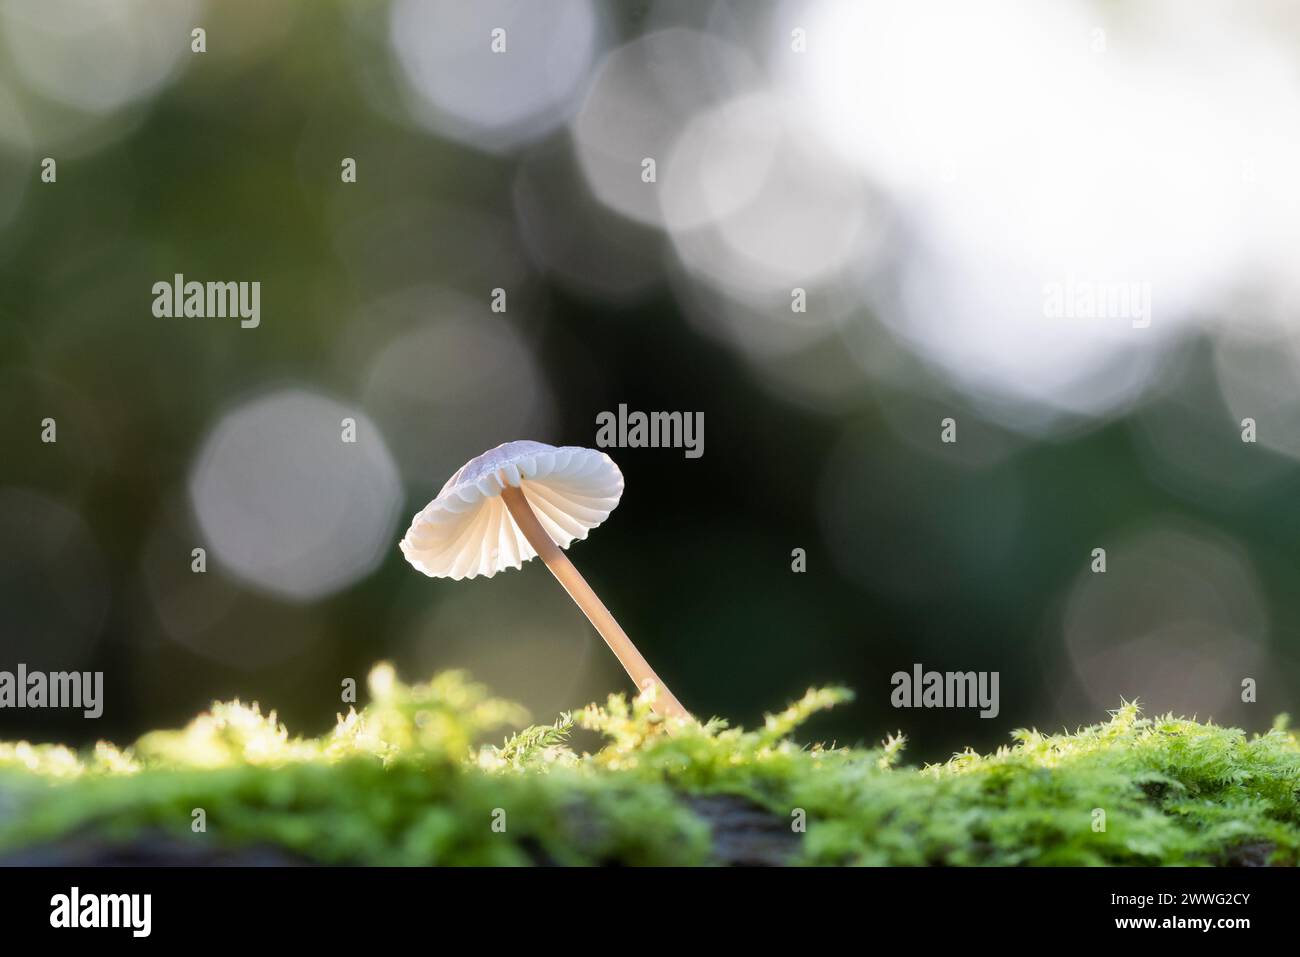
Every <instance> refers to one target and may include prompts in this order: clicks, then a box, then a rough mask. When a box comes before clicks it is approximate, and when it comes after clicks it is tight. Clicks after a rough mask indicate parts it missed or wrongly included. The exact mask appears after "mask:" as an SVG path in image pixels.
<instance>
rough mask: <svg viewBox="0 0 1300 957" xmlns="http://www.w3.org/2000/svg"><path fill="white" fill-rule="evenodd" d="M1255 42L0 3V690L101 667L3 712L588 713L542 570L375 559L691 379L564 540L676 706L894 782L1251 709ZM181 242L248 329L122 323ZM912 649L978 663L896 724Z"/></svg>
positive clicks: (618, 684) (694, 9)
mask: <svg viewBox="0 0 1300 957" xmlns="http://www.w3.org/2000/svg"><path fill="white" fill-rule="evenodd" d="M195 27H202V28H203V29H204V30H205V31H206V45H207V50H206V52H204V53H194V52H192V51H191V30H192V29H194V28H195ZM495 28H504V29H505V30H506V52H505V53H499V54H498V53H493V52H492V50H491V32H492V30H493V29H495ZM1298 55H1300V9H1298V8H1297V7H1296V6H1295V5H1294V4H1292V3H1288V2H1284V0H1277V2H1268V0H1256V2H1251V3H1246V4H1241V3H1227V2H1218V0H1197V2H1194V3H1186V2H1175V0H1141V2H1136V3H1109V2H1083V0H1058V2H1055V3H1052V4H1042V3H1031V2H1023V3H1011V2H1001V0H993V2H986V3H980V4H970V3H960V2H954V3H934V2H908V3H902V2H897V3H878V2H869V0H855V2H843V3H841V2H826V0H798V2H789V3H771V2H763V3H755V2H744V3H740V2H725V0H724V2H703V0H693V2H655V3H651V2H621V3H613V2H596V0H546V2H537V0H519V2H505V0H474V2H472V3H471V2H452V0H393V2H391V3H388V2H355V3H342V2H321V0H313V2H306V0H297V2H295V0H276V2H274V3H266V2H262V0H221V2H207V3H204V2H201V0H113V2H111V3H107V2H103V0H0V327H2V329H3V332H2V333H0V396H3V405H2V406H0V408H2V409H3V415H2V416H0V542H2V543H3V548H2V549H0V635H2V636H3V637H2V641H0V669H12V668H13V667H15V666H16V664H17V663H18V662H20V661H21V662H24V663H26V664H27V665H28V667H29V668H33V669H37V668H39V669H43V670H52V669H59V668H77V669H83V670H102V671H103V672H104V673H105V680H106V685H107V687H106V706H105V712H104V716H103V718H101V719H100V720H99V721H96V722H88V721H84V720H82V719H81V718H80V717H79V715H76V714H75V713H71V712H52V711H46V712H31V711H23V712H19V711H4V712H0V736H2V737H4V738H8V739H11V738H21V737H28V738H31V739H35V740H63V741H68V742H70V743H82V744H84V743H89V742H91V741H93V740H94V739H95V738H98V737H107V738H112V739H115V740H118V741H126V740H129V739H130V738H131V737H133V736H134V735H136V734H138V733H140V732H141V731H143V730H146V729H148V728H151V727H156V726H161V725H171V724H176V723H179V722H181V721H183V720H185V719H186V718H188V717H189V716H190V715H192V714H193V713H194V712H195V711H196V710H198V709H200V708H202V707H203V706H204V705H206V703H207V702H209V701H210V700H212V699H213V698H227V697H234V696H240V697H242V698H244V699H245V700H247V699H256V700H260V701H262V702H264V703H265V704H267V705H270V706H274V707H275V708H277V709H278V711H279V714H280V716H281V717H282V718H283V719H284V720H286V721H287V722H288V723H289V724H290V727H291V728H294V729H296V730H301V731H303V732H308V731H311V732H315V731H319V730H321V729H323V728H324V727H326V726H328V724H329V723H330V722H332V720H333V716H334V714H335V713H336V712H338V711H339V710H341V709H342V708H343V706H342V705H341V704H340V703H339V684H340V681H342V680H343V679H344V678H347V677H353V678H356V679H357V680H358V681H359V682H360V681H362V679H363V678H364V675H365V673H366V671H367V670H368V668H369V666H370V665H371V664H372V663H373V662H375V661H376V660H378V659H381V658H387V659H390V660H392V661H394V662H395V663H396V664H397V665H398V667H399V669H400V671H401V672H402V673H403V674H404V675H406V676H408V677H410V678H416V677H420V676H424V675H428V674H430V673H432V672H433V671H435V670H438V669H442V668H446V667H463V668H468V669H469V670H470V671H471V672H472V673H473V674H474V675H476V676H477V677H479V678H481V679H482V680H484V681H486V682H488V683H490V684H491V685H492V686H493V687H494V688H495V689H496V690H498V691H499V692H500V693H502V694H505V695H508V696H512V697H514V698H516V699H518V700H521V701H523V702H524V703H525V704H527V705H528V706H529V707H530V709H531V710H532V712H533V713H534V715H535V716H536V717H537V718H538V719H541V720H550V719H551V718H552V717H553V716H554V713H555V712H557V711H558V710H560V709H562V708H571V707H575V706H578V705H581V704H583V703H585V702H586V701H589V700H593V699H595V698H598V697H601V696H603V695H604V694H605V693H607V692H608V691H611V690H619V689H623V688H624V687H625V686H626V679H625V677H624V676H623V674H622V672H621V671H620V669H619V668H618V665H617V664H616V662H615V661H614V659H613V657H612V656H611V655H610V654H609V653H608V652H607V651H606V650H605V648H604V647H603V644H602V643H601V642H600V641H599V639H598V637H597V636H596V635H595V633H594V631H592V630H591V629H590V628H589V626H588V625H587V624H586V622H585V620H584V619H582V617H581V615H580V613H579V612H578V611H577V609H576V608H575V607H574V606H573V605H572V603H571V602H570V601H569V600H568V599H567V597H566V596H565V595H564V594H563V592H562V591H561V590H560V589H559V587H558V586H557V585H556V584H555V583H554V582H553V580H552V579H551V578H550V576H549V575H548V574H547V572H546V570H545V569H544V568H543V567H542V566H541V565H540V564H537V563H533V564H531V565H528V566H525V568H524V569H523V571H522V572H515V571H511V572H507V573H504V574H501V575H498V576H497V577H495V578H493V579H490V580H482V579H479V580H474V581H463V582H451V581H446V580H432V579H426V578H425V577H424V576H423V575H420V574H419V573H417V572H416V571H415V570H414V569H412V568H411V567H409V566H408V565H407V564H406V563H405V561H404V560H403V559H402V557H401V555H400V554H399V552H398V550H397V541H398V539H399V538H400V536H401V535H402V533H403V532H404V530H405V528H406V525H407V523H408V522H409V520H410V517H411V515H412V514H414V513H415V512H416V511H417V510H418V509H419V508H420V507H422V506H423V504H424V503H425V502H426V501H428V500H429V499H430V498H432V497H433V496H434V495H435V494H436V493H437V491H438V489H439V488H440V487H441V485H442V483H443V482H444V481H445V479H446V478H447V477H448V476H449V475H450V474H451V473H452V472H453V471H454V470H455V469H456V468H457V467H458V466H459V465H461V464H462V463H463V462H464V461H465V460H466V459H468V458H470V457H472V456H473V455H476V454H478V453H479V452H481V451H483V450H485V449H487V448H489V447H491V446H494V445H496V444H498V443H500V442H503V441H508V440H512V439H517V438H531V439H537V440H541V441H546V442H551V443H554V444H576V445H588V446H590V445H593V444H594V440H595V417H596V415H597V413H598V412H601V411H603V410H613V409H616V408H617V407H618V405H619V403H626V404H627V405H628V406H629V408H631V409H633V410H645V411H652V410H679V411H688V412H693V411H702V412H703V413H704V419H705V451H704V455H703V457H702V458H700V459H698V460H691V459H687V458H686V457H685V456H684V455H683V454H682V452H681V450H674V449H625V450H618V449H614V450H610V451H611V453H612V454H613V457H614V458H615V460H616V461H617V462H618V463H619V465H620V467H621V468H622V469H623V471H624V474H625V477H626V482H627V488H626V492H625V495H624V498H623V502H622V504H621V505H620V507H619V508H618V510H617V511H616V512H615V513H614V515H613V516H612V518H611V520H610V521H609V522H608V523H607V524H606V525H605V526H603V527H601V528H600V529H598V530H597V531H596V532H595V533H593V535H592V536H591V538H590V539H589V540H588V541H586V542H583V543H580V544H578V545H576V546H575V547H574V549H573V552H572V557H573V558H574V560H575V562H576V563H577V564H578V566H579V567H580V568H581V569H582V570H583V571H584V572H585V573H586V574H587V576H588V578H589V579H590V580H591V581H592V583H593V585H594V586H595V587H596V589H597V590H598V591H599V592H600V594H601V595H602V596H603V597H604V598H605V600H606V602H607V603H608V604H609V605H610V607H611V609H612V610H613V611H614V612H615V614H616V615H617V616H618V617H619V618H620V620H621V621H622V623H623V624H624V626H625V627H626V628H627V630H628V631H629V633H630V634H631V635H632V636H633V637H634V639H635V640H636V641H637V643H638V644H639V646H640V647H641V648H642V650H643V651H644V652H645V654H646V656H647V657H648V658H649V659H650V661H651V662H652V663H653V664H654V666H655V667H656V668H657V670H658V671H659V672H660V673H661V674H662V675H664V677H665V678H666V679H667V680H668V681H669V683H670V684H671V685H672V686H673V688H674V690H675V691H676V692H677V693H678V695H679V696H680V697H681V698H682V700H683V701H684V702H685V703H686V704H687V705H688V706H689V707H691V708H692V709H694V710H695V711H696V712H697V713H703V714H719V715H724V716H726V717H728V718H730V719H732V720H736V721H741V722H752V721H754V720H756V719H757V718H758V716H759V715H760V714H761V712H762V711H763V710H768V709H773V708H777V707H779V706H781V705H782V704H783V703H784V702H785V701H786V700H788V699H789V698H791V697H793V696H796V695H798V694H799V693H800V692H802V690H803V689H804V688H805V687H807V686H808V685H809V684H811V683H824V682H837V683H844V684H847V685H849V686H851V687H853V688H855V689H856V691H857V692H858V695H859V697H858V700H857V701H856V703H855V704H854V705H852V706H851V707H848V708H845V709H844V710H843V711H841V712H838V713H836V714H833V715H828V716H826V717H825V718H822V719H820V722H821V723H820V724H819V725H818V726H817V728H816V729H815V730H816V732H817V733H818V734H819V736H823V737H826V738H835V739H837V740H839V741H841V742H856V741H865V742H871V741H875V740H878V739H879V738H881V737H882V736H883V735H884V734H886V733H887V732H890V731H894V730H896V729H900V728H901V729H902V730H903V731H905V732H906V733H908V735H909V736H910V737H911V739H912V747H911V752H910V753H911V755H912V757H913V758H914V759H939V758H943V757H945V756H946V755H947V754H948V753H949V752H951V751H952V750H953V749H955V748H958V747H961V746H963V745H966V744H972V745H975V746H977V747H980V748H988V747H992V746H995V745H997V744H998V743H1000V742H1002V741H1003V740H1005V736H1006V733H1007V731H1008V730H1009V729H1011V728H1014V727H1017V726H1022V725H1025V726H1027V725H1035V726H1038V727H1040V728H1043V729H1053V730H1054V729H1057V728H1059V727H1061V726H1073V725H1076V724H1079V723H1086V722H1091V721H1094V720H1097V719H1098V718H1100V717H1101V716H1102V714H1103V712H1104V711H1105V710H1106V709H1108V708H1113V707H1115V706H1116V705H1118V703H1119V701H1120V698H1121V696H1124V697H1128V698H1133V697H1139V698H1141V699H1142V700H1143V702H1145V703H1146V704H1147V705H1149V706H1150V707H1151V708H1154V709H1158V710H1165V709H1174V710H1178V711H1181V712H1185V713H1188V714H1192V713H1194V714H1196V715H1198V716H1200V717H1202V718H1205V717H1214V718H1215V719H1218V720H1221V721H1224V722H1233V723H1239V724H1242V725H1244V726H1246V727H1248V728H1252V729H1262V728H1264V727H1266V726H1267V725H1268V724H1269V723H1270V722H1271V720H1272V718H1273V715H1274V714H1275V713H1277V712H1280V711H1285V710H1288V709H1293V708H1294V707H1295V694H1296V691H1297V688H1298V687H1300V645H1298V644H1297V629H1298V628H1300V594H1298V593H1297V589H1296V587H1295V574H1296V566H1297V560H1298V559H1300V510H1297V508H1296V507H1295V501H1296V497H1297V495H1298V494H1300V473H1298V472H1297V466H1298V463H1297V459H1298V458H1300V408H1298V406H1300V388H1298V386H1300V340H1298V338H1297V336H1298V333H1300V327H1298V323H1297V319H1298V313H1297V303H1298V302H1300V269H1297V268H1296V267H1297V258H1296V257H1297V250H1300V179H1298V178H1297V175H1296V171H1297V170H1300V70H1298V68H1297V65H1298V64H1300V59H1298ZM45 157H52V158H54V159H56V161H57V164H58V166H57V177H58V178H57V182H56V183H53V184H47V183H42V182H41V179H40V164H41V161H42V159H44V158H45ZM345 157H351V158H354V159H355V160H356V164H357V174H358V175H357V182H356V183H355V184H347V183H343V182H342V181H341V177H340V164H341V162H342V160H343V159H344V158H345ZM646 157H650V158H653V159H655V161H656V173H657V176H656V182H654V183H653V184H648V183H645V182H643V181H642V176H641V173H642V160H643V159H644V158H646ZM175 273H183V274H184V275H185V276H186V278H187V279H195V280H199V281H208V280H220V281H241V280H242V281H254V280H256V281H260V282H261V284H262V300H261V310H262V316H261V325H260V327H259V328H256V329H241V328H239V325H238V323H237V321H235V320H229V319H224V320H223V319H198V318H190V319H183V318H182V319H160V318H156V317H154V316H153V314H152V311H151V305H152V301H153V296H152V291H151V290H152V285H153V283H155V282H158V281H169V280H170V279H171V277H172V276H173V275H174V274H175ZM1070 278H1074V279H1079V280H1082V281H1084V282H1098V283H1106V282H1138V283H1143V284H1147V288H1149V289H1150V290H1151V296H1152V299H1151V302H1152V312H1151V322H1150V325H1149V327H1146V328H1134V325H1133V324H1132V323H1131V322H1129V321H1128V320H1127V319H1125V318H1122V317H1121V318H1117V319H1116V318H1112V319H1107V318H1104V317H1103V318H1096V319H1060V318H1050V317H1049V316H1047V315H1046V314H1045V308H1044V290H1045V285H1046V284H1051V283H1058V282H1064V281H1066V280H1067V279H1070ZM796 287H797V288H802V289H804V290H806V294H807V311H806V312H804V313H795V312H793V311H792V310H791V290H792V289H794V288H796ZM495 288H502V289H505V290H506V291H507V297H508V299H507V303H508V309H507V311H506V312H505V313H503V314H502V313H494V312H493V311H492V310H491V309H490V299H491V292H492V290H493V289H495ZM348 416H351V417H354V418H356V420H357V422H358V427H359V431H358V441H357V443H356V444H355V445H344V444H342V443H341V442H340V441H339V423H340V420H341V419H342V418H344V417H348ZM46 417H51V418H54V419H55V420H56V422H57V429H58V433H57V434H58V441H57V443H55V444H45V443H42V442H41V438H40V436H41V421H42V420H43V419H44V418H46ZM945 417H952V418H954V419H955V420H956V422H957V429H958V441H957V442H956V443H955V444H951V445H948V444H943V443H941V442H940V421H941V419H943V418H945ZM1245 417H1252V418H1254V419H1256V421H1257V423H1258V442H1257V443H1255V444H1247V443H1243V442H1242V441H1241V420H1242V419H1243V418H1245ZM195 547H204V548H206V549H207V552H208V559H209V568H208V572H207V573H206V574H202V575H199V574H194V573H193V572H191V570H190V565H191V550H192V549H193V548H195ZM1097 547H1104V548H1106V549H1107V553H1108V561H1107V564H1108V570H1107V572H1106V574H1104V575H1096V574H1092V573H1091V572H1090V570H1089V565H1090V562H1091V551H1092V549H1094V548H1097ZM795 548H802V549H805V550H806V554H807V571H806V572H804V573H801V574H800V573H795V572H793V571H792V569H791V552H792V550H793V549H795ZM914 662H920V663H922V664H923V665H925V666H926V667H927V668H933V669H938V670H972V669H973V670H986V671H998V672H1000V675H1001V714H1000V715H999V716H998V718H997V719H996V720H992V721H987V720H981V719H979V718H978V717H977V716H976V714H975V712H974V711H951V710H948V711H898V710H894V709H892V708H891V707H890V704H889V694H890V690H891V688H890V683H889V677H890V675H891V674H892V673H893V672H895V671H898V670H910V668H911V666H912V664H913V663H914ZM1248 677H1249V678H1254V679H1255V680H1256V681H1257V682H1258V701H1257V702H1256V703H1243V702H1242V701H1241V682H1242V680H1243V679H1244V678H1248Z"/></svg>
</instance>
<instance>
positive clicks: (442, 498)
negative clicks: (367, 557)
mask: <svg viewBox="0 0 1300 957" xmlns="http://www.w3.org/2000/svg"><path fill="white" fill-rule="evenodd" d="M622 494H623V473H622V472H620V471H619V470H618V466H617V465H615V464H614V462H613V460H612V459H611V458H610V457H609V456H608V455H606V454H605V453H604V452H597V451H596V450H595V449H583V448H576V447H573V446H564V447H563V448H556V447H555V446H553V445H545V444H543V443H541V442H507V443H506V444H505V445H499V446H497V447H496V448H495V449H492V450H490V451H488V452H484V453H483V454H482V455H480V456H479V457H478V458H475V459H471V460H470V461H469V462H467V463H465V465H463V466H461V468H460V470H459V471H458V472H457V473H456V474H455V475H453V476H452V477H451V478H450V479H448V480H447V484H446V485H444V486H443V487H442V491H441V492H439V493H438V497H437V498H435V499H434V500H433V501H432V502H430V503H429V504H428V505H426V506H425V507H424V509H423V510H422V511H421V512H420V513H419V514H418V515H416V516H415V518H414V519H413V520H412V521H411V527H410V528H409V529H408V530H407V532H406V537H405V538H403V539H402V546H401V547H402V554H403V555H405V556H406V560H407V561H408V562H410V563H411V564H412V565H414V566H415V567H416V568H418V569H419V570H420V571H422V572H424V573H425V574H426V575H429V576H431V577H434V578H452V579H456V580H459V579H461V578H475V577H477V576H479V575H484V576H486V577H488V578H491V577H492V576H493V575H495V574H496V573H497V572H499V571H502V570H503V569H506V568H519V567H521V566H522V565H523V563H524V562H526V561H528V560H530V559H532V558H533V557H535V556H537V555H541V556H542V561H543V562H545V563H546V567H547V568H549V569H550V570H551V574H553V575H554V576H555V577H556V578H557V579H558V580H559V582H560V584H561V585H563V586H564V590H565V591H567V592H568V593H569V597H570V598H572V599H573V600H574V601H575V602H576V603H577V605H578V607H579V608H581V609H582V612H583V614H585V615H586V616H587V618H588V619H589V620H590V621H591V623H592V624H593V625H595V626H596V630H597V631H598V632H600V636H601V637H602V638H604V639H605V643H606V644H607V645H609V648H610V650H611V651H613V652H614V655H615V657H617V658H618V660H619V663H620V664H622V665H623V668H624V669H625V670H626V671H627V673H628V675H629V676H630V677H631V678H632V680H633V681H634V682H635V683H636V685H637V687H638V688H647V687H653V688H654V689H655V698H654V708H655V710H656V711H658V712H659V713H660V714H664V715H667V716H670V717H689V715H688V713H687V711H686V709H685V708H683V707H682V706H681V703H680V702H679V701H678V700H677V698H676V697H674V696H673V693H672V692H671V691H669V690H668V686H667V685H665V684H664V683H663V681H662V679H660V677H659V676H658V675H657V674H655V673H654V670H653V669H652V668H651V667H650V665H649V664H648V663H647V662H646V660H645V658H644V657H642V655H641V652H639V651H637V649H636V645H634V644H632V639H630V638H628V636H627V633H626V632H625V631H623V629H622V628H621V627H620V626H619V624H618V622H617V621H615V620H614V616H613V615H611V614H610V613H609V609H607V608H606V607H605V605H604V603H602V602H601V600H600V599H599V598H598V597H597V596H596V593H595V592H594V591H592V590H591V586H590V585H588V584H587V581H586V579H585V578H583V577H582V575H581V574H580V573H579V572H578V570H577V569H576V568H574V567H573V563H572V562H570V561H569V559H568V556H566V555H565V554H564V551H563V550H564V549H566V548H568V547H569V545H570V543H572V542H573V541H574V540H575V539H582V538H586V537H587V532H588V531H590V530H591V529H593V528H595V527H596V526H597V525H599V524H600V523H601V522H603V521H604V520H605V519H606V518H608V517H609V513H610V512H612V511H614V508H615V506H617V505H618V500H619V497H620V496H621V495H622Z"/></svg>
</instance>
